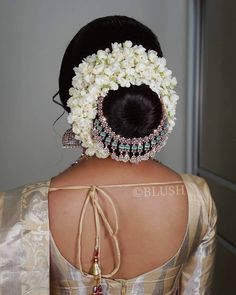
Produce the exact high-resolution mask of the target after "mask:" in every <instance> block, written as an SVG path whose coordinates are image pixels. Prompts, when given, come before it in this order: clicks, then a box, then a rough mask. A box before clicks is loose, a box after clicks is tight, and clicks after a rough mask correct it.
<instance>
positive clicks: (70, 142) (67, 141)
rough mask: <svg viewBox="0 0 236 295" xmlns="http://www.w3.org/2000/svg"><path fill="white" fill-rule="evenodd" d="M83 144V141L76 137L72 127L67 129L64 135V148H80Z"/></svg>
mask: <svg viewBox="0 0 236 295" xmlns="http://www.w3.org/2000/svg"><path fill="white" fill-rule="evenodd" d="M80 146H81V141H80V140H78V139H76V138H75V134H74V132H73V131H72V128H70V129H67V130H66V132H65V133H64V135H63V137H62V147H63V148H78V147H80Z"/></svg>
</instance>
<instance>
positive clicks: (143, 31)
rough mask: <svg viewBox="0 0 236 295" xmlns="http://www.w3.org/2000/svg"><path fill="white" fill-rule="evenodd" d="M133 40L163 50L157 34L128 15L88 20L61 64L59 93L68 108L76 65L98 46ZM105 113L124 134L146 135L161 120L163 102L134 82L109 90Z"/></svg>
mask: <svg viewBox="0 0 236 295" xmlns="http://www.w3.org/2000/svg"><path fill="white" fill-rule="evenodd" d="M126 40H130V41H132V43H133V44H134V45H142V46H143V47H144V48H146V49H147V50H148V49H151V50H155V51H156V52H157V54H158V56H159V57H162V56H163V55H162V51H161V48H160V44H159V42H158V39H157V37H156V35H155V34H154V33H153V32H152V31H151V30H150V29H149V28H148V27H146V26H145V25H143V24H142V23H140V22H138V21H137V20H135V19H133V18H130V17H127V16H120V15H114V16H107V17H101V18H98V19H95V20H93V21H92V22H90V23H88V24H87V25H85V26H84V27H82V29H81V30H80V31H79V32H78V33H77V34H76V35H75V36H74V38H73V39H72V40H71V42H70V43H69V45H68V47H67V49H66V51H65V54H64V57H63V61H62V65H61V70H60V76H59V95H60V99H61V102H62V104H63V105H64V107H65V109H66V110H67V111H68V112H69V111H70V109H69V108H68V107H67V100H68V99H69V88H70V87H71V83H72V78H73V77H74V70H73V68H74V67H77V66H78V65H79V64H80V63H81V62H82V60H83V59H84V58H86V57H87V56H89V55H91V54H93V53H96V52H97V51H98V50H105V49H106V48H110V49H111V44H112V43H114V42H118V43H122V42H124V41H126ZM103 113H104V115H105V116H106V118H107V121H108V124H109V126H110V127H111V128H112V130H114V131H115V132H116V133H118V134H120V135H121V136H124V137H143V136H146V135H148V134H150V133H151V132H152V131H153V130H154V129H155V128H156V127H157V126H158V125H159V123H160V121H161V118H162V105H161V102H160V100H159V99H158V94H157V93H155V92H153V91H152V90H151V89H150V88H149V86H147V85H144V84H143V85H140V86H135V85H131V86H130V87H129V88H126V87H119V89H118V90H115V91H113V90H111V91H109V93H108V95H107V96H106V97H105V99H104V103H103Z"/></svg>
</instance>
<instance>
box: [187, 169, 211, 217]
mask: <svg viewBox="0 0 236 295" xmlns="http://www.w3.org/2000/svg"><path fill="white" fill-rule="evenodd" d="M182 176H183V178H184V179H185V180H186V182H187V183H190V185H192V186H194V188H195V190H196V194H195V195H196V196H197V197H196V198H195V199H197V200H200V201H201V202H202V205H203V206H204V208H205V211H206V214H207V217H208V221H210V220H211V219H215V220H216V218H217V209H216V205H215V201H214V197H213V195H212V192H211V189H210V187H209V185H208V183H207V181H206V179H205V178H204V177H201V176H198V175H194V174H187V173H186V174H182Z"/></svg>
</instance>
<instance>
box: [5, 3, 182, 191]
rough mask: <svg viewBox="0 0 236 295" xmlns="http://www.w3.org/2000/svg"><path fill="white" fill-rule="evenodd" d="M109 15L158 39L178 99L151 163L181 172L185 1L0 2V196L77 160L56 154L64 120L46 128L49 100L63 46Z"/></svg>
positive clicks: (55, 112) (51, 113) (51, 111)
mask: <svg viewBox="0 0 236 295" xmlns="http://www.w3.org/2000/svg"><path fill="white" fill-rule="evenodd" d="M114 14H122V15H127V16H131V17H134V18H136V19H137V20H139V21H141V22H143V23H144V24H145V25H147V26H148V27H150V28H151V29H152V30H153V31H154V33H156V34H157V36H158V38H159V41H160V44H161V47H162V50H163V53H164V56H165V57H166V59H167V66H168V68H170V69H171V70H172V72H173V75H174V76H175V77H176V78H177V81H178V86H177V92H178V94H179V96H180V100H179V101H178V105H177V113H176V117H177V120H176V126H175V128H174V130H173V132H172V134H171V135H170V137H169V139H168V142H167V145H166V146H165V147H164V148H163V150H162V151H161V152H160V153H159V154H157V158H158V159H160V160H161V161H162V163H164V164H165V165H167V166H169V167H170V168H172V169H174V170H176V171H178V172H185V171H186V142H187V138H186V130H187V127H186V103H187V97H186V78H187V77H186V76H187V74H186V73H187V71H186V69H187V65H186V63H187V0H148V1H147V0H135V1H131V0H119V1H115V0H99V1H95V0H86V1H82V0H67V1H62V0H47V1H46V0H40V1H36V0H21V1H16V0H1V2H0V42H1V48H0V65H1V66H0V90H1V108H0V134H1V141H0V165H1V168H0V190H5V189H8V188H13V187H16V186H19V185H22V184H26V183H30V182H34V181H40V180H46V179H48V178H50V177H52V176H55V175H57V174H58V173H60V172H61V171H63V170H64V169H66V168H67V167H68V166H69V165H70V164H71V163H72V162H73V161H75V160H76V159H77V158H78V157H79V155H80V152H81V151H80V150H71V149H70V150H68V149H66V150H65V149H62V148H61V137H62V135H63V133H64V132H65V131H66V129H68V128H69V125H68V124H67V122H66V117H67V115H66V114H64V116H63V117H62V118H61V119H60V120H59V121H58V123H57V124H56V125H55V127H54V128H53V127H52V124H53V122H54V120H55V119H57V118H58V116H59V115H60V114H61V113H62V109H61V108H60V107H59V106H57V105H56V104H54V103H52V100H51V98H52V96H53V94H54V93H56V92H57V91H58V76H59V70H60V65H61V61H62V57H63V54H64V52H65V49H66V47H67V45H68V43H69V42H70V40H71V39H72V38H73V37H74V35H75V34H76V33H77V32H78V30H79V29H80V28H81V27H82V26H83V25H85V24H86V23H88V22H89V21H91V20H93V19H95V18H98V17H101V16H106V15H114ZM57 99H58V100H59V98H58V97H57Z"/></svg>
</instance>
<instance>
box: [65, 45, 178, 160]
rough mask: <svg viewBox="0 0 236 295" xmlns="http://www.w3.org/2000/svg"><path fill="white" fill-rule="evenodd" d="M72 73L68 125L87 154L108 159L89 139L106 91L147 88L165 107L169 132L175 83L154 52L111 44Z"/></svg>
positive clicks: (95, 142) (172, 125) (173, 120)
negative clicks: (143, 86)
mask: <svg viewBox="0 0 236 295" xmlns="http://www.w3.org/2000/svg"><path fill="white" fill-rule="evenodd" d="M74 72H75V76H74V77H73V79H72V86H73V87H71V88H70V89H69V94H70V98H69V99H68V101H67V105H68V107H70V110H71V112H70V113H69V115H68V123H69V124H71V125H72V130H73V132H74V133H75V138H76V139H78V140H81V145H82V146H83V147H84V148H86V151H85V154H86V155H89V156H92V155H94V154H96V156H97V157H99V158H105V157H107V155H104V153H103V150H102V149H101V147H100V145H99V144H98V142H97V141H96V140H95V139H94V138H93V137H92V129H93V120H94V119H95V117H96V114H97V99H98V97H99V96H103V97H105V96H106V95H107V94H108V92H109V90H117V89H118V88H119V86H121V87H130V86H131V85H141V84H146V85H148V86H149V87H150V88H151V89H152V90H153V91H154V92H156V93H157V94H158V96H159V97H160V100H161V101H162V103H163V104H164V106H165V109H166V112H167V113H166V115H167V117H168V125H169V126H168V133H170V132H171V131H172V129H173V127H174V125H175V120H176V118H175V109H176V103H177V101H178V99H179V96H178V95H177V94H176V92H175V90H174V87H175V86H176V85H177V81H176V78H175V77H173V78H172V76H171V75H172V72H171V71H170V70H168V69H167V67H166V60H165V58H163V57H158V55H157V52H156V51H154V50H148V51H146V49H145V48H144V47H143V46H142V45H134V46H133V44H132V42H131V41H125V42H124V43H117V42H116V43H112V50H110V49H109V48H106V49H105V50H98V51H97V54H92V55H90V56H87V57H86V58H85V59H84V60H83V61H82V63H80V64H79V66H78V67H75V68H74Z"/></svg>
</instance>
